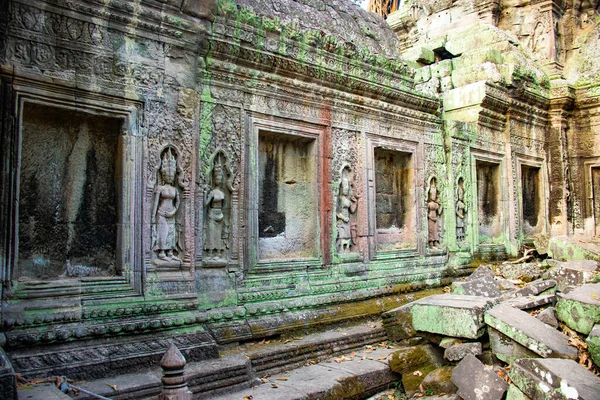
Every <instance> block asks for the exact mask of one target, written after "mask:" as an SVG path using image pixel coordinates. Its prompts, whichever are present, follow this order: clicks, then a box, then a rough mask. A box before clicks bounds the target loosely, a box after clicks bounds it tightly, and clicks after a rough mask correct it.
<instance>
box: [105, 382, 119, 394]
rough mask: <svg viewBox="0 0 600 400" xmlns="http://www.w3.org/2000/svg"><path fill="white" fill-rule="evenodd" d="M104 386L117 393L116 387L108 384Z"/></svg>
mask: <svg viewBox="0 0 600 400" xmlns="http://www.w3.org/2000/svg"><path fill="white" fill-rule="evenodd" d="M106 386H108V387H109V388H111V389H112V390H114V391H115V392H117V391H118V390H117V385H112V384H110V383H107V384H106Z"/></svg>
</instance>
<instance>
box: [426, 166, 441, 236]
mask: <svg viewBox="0 0 600 400" xmlns="http://www.w3.org/2000/svg"><path fill="white" fill-rule="evenodd" d="M442 210H443V209H442V203H441V201H440V197H439V194H438V189H437V179H436V178H435V177H433V178H431V180H430V181H429V192H428V195H427V231H428V234H429V235H428V238H429V240H428V245H429V247H430V248H437V247H439V246H440V226H439V225H440V220H439V216H440V215H441V214H442Z"/></svg>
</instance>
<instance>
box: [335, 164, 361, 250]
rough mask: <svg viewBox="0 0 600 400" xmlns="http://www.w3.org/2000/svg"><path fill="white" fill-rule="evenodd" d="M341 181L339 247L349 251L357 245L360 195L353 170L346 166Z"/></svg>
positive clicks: (338, 204)
mask: <svg viewBox="0 0 600 400" xmlns="http://www.w3.org/2000/svg"><path fill="white" fill-rule="evenodd" d="M341 177H342V179H341V182H340V186H339V192H338V197H337V214H336V220H337V221H336V225H337V249H338V252H348V251H350V250H351V248H352V247H353V246H356V244H357V242H356V236H357V235H356V233H357V227H356V209H357V206H358V197H357V195H356V194H355V191H354V179H353V177H352V170H351V169H350V167H349V166H347V165H346V166H345V167H344V168H343V169H342V173H341Z"/></svg>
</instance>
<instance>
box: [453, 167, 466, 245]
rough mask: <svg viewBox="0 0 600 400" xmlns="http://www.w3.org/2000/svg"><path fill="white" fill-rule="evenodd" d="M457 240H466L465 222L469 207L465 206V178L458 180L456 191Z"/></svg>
mask: <svg viewBox="0 0 600 400" xmlns="http://www.w3.org/2000/svg"><path fill="white" fill-rule="evenodd" d="M456 198H457V200H456V239H457V240H458V241H459V242H462V241H464V240H465V220H466V219H467V205H466V204H465V187H464V180H463V178H458V188H457V189H456Z"/></svg>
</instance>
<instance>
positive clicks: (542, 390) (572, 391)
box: [508, 358, 600, 400]
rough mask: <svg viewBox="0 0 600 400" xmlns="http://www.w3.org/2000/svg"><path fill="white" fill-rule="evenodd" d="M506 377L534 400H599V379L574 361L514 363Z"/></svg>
mask: <svg viewBox="0 0 600 400" xmlns="http://www.w3.org/2000/svg"><path fill="white" fill-rule="evenodd" d="M508 375H509V377H510V379H511V380H512V383H513V384H514V385H515V386H517V387H518V388H519V390H520V391H521V392H523V393H524V394H525V396H528V397H530V398H532V399H534V400H537V399H553V400H554V399H556V400H562V399H564V400H567V399H581V400H598V399H599V398H600V378H598V377H597V376H596V375H594V374H593V373H591V372H590V371H588V370H587V369H585V368H584V367H583V366H581V365H579V364H577V363H576V362H575V361H573V360H561V359H555V358H548V359H543V358H527V359H522V360H517V361H515V362H514V363H513V364H512V368H511V370H510V372H509V374H508Z"/></svg>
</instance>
